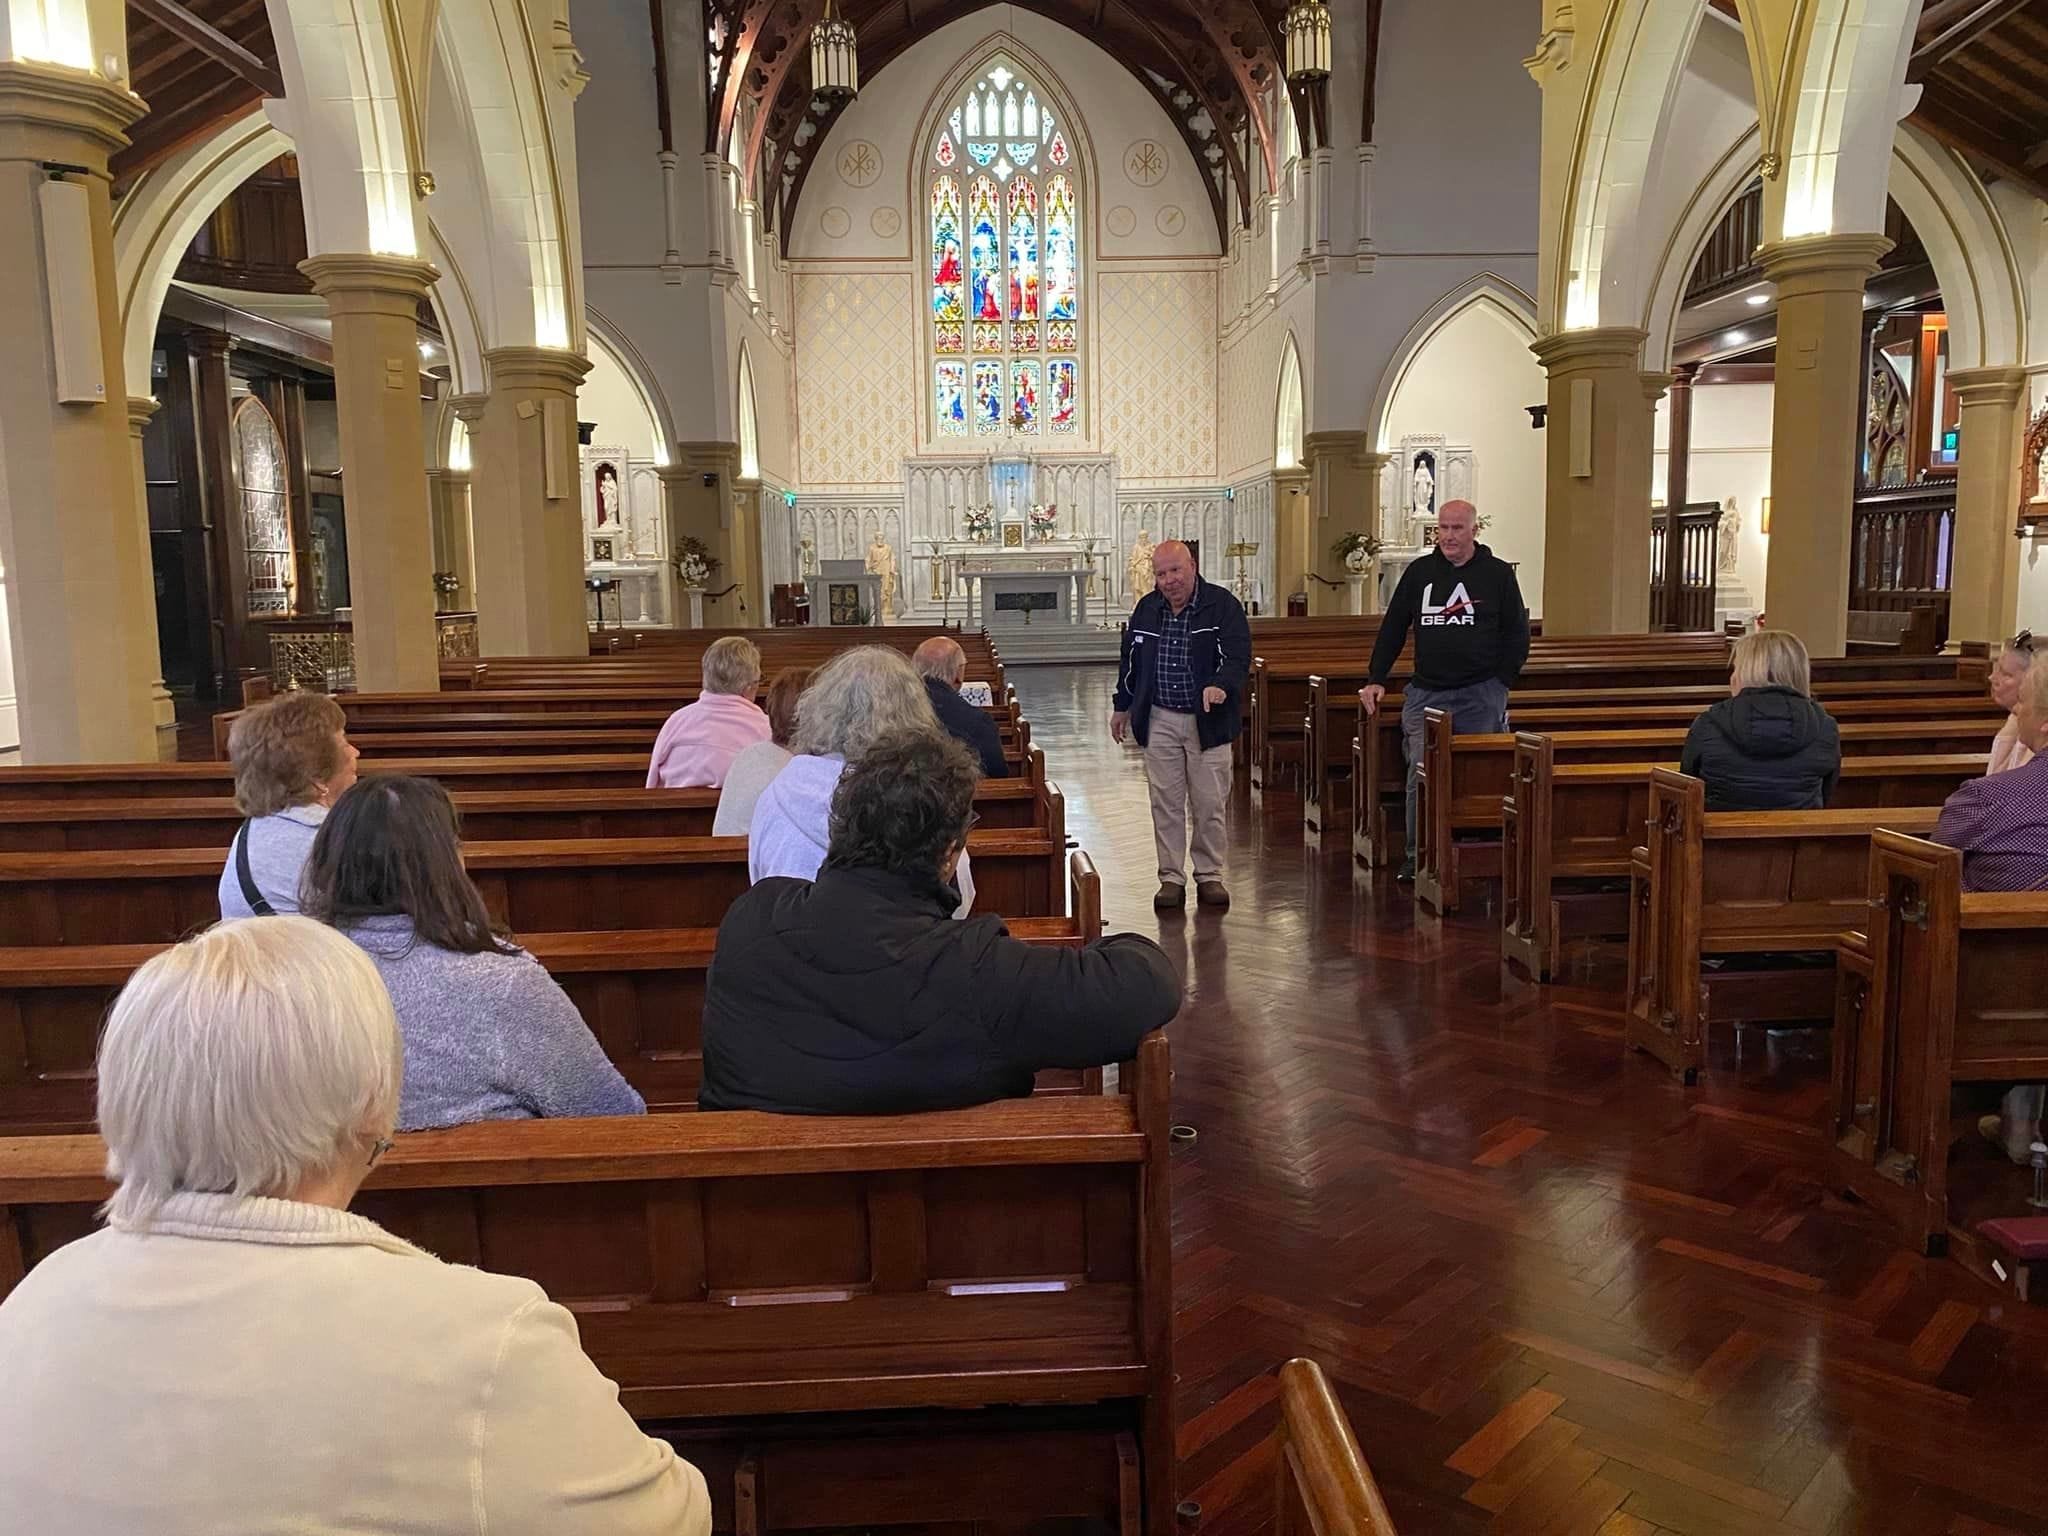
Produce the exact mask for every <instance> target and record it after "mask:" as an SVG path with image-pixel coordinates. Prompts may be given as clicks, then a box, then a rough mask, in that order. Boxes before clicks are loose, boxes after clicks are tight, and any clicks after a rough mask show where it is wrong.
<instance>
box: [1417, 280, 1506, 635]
mask: <svg viewBox="0 0 2048 1536" xmlns="http://www.w3.org/2000/svg"><path fill="white" fill-rule="evenodd" d="M1543 397H1544V379H1543V369H1542V367H1541V366H1540V365H1539V364H1538V363H1537V361H1536V358H1535V354H1533V353H1532V352H1530V350H1529V341H1528V337H1527V336H1526V335H1525V334H1524V333H1523V332H1522V331H1521V330H1520V329H1519V328H1518V327H1517V326H1515V325H1513V324H1512V323H1510V322H1509V321H1508V320H1507V319H1506V317H1504V316H1503V315H1502V314H1501V313H1500V311H1499V310H1498V309H1496V308H1494V306H1492V305H1491V304H1487V303H1483V302H1482V303H1476V304H1470V305H1467V306H1466V307H1465V308H1464V309H1462V310H1460V311H1459V312H1458V313H1457V314H1456V315H1454V316H1453V317H1452V318H1451V319H1450V320H1449V321H1448V322H1446V323H1445V324H1444V326H1443V327H1442V328H1441V329H1440V330H1438V331H1437V333H1436V334H1435V335H1434V336H1432V337H1431V338H1430V339H1429V342H1428V343H1427V345H1425V346H1424V347H1423V348H1422V350H1421V351H1419V352H1417V353H1416V355H1415V360H1414V362H1413V363H1412V364H1411V365H1410V366H1409V368H1408V370H1407V372H1406V373H1405V374H1404V375H1403V377H1402V380H1401V385H1400V387H1399V388H1398V389H1396V390H1395V391H1394V397H1393V399H1392V401H1390V402H1389V404H1388V408H1387V425H1386V432H1385V435H1384V437H1383V438H1382V441H1384V442H1386V443H1388V444H1396V445H1397V444H1399V442H1400V441H1401V439H1402V437H1403V436H1405V435H1407V434H1409V433H1426V432H1440V433H1442V434H1443V435H1444V436H1445V437H1446V438H1448V439H1449V440H1450V441H1452V442H1454V443H1469V444H1471V446H1472V453H1473V458H1474V460H1475V463H1476V465H1477V468H1478V495H1477V497H1476V501H1477V504H1478V507H1479V512H1480V515H1481V516H1483V517H1485V518H1487V519H1488V526H1487V529H1486V532H1485V533H1484V534H1482V535H1481V536H1480V539H1481V542H1482V543H1484V544H1485V545H1486V546H1487V547H1488V548H1490V549H1491V550H1492V551H1493V552H1494V553H1495V554H1496V555H1499V556H1500V557H1501V558H1502V559H1503V560H1512V561H1515V562H1516V563H1517V567H1518V568H1517V570H1516V572H1515V576H1516V579H1517V580H1518V581H1519V582H1520V583H1521V587H1522V595H1523V597H1525V598H1526V599H1527V600H1528V603H1529V611H1530V612H1531V613H1535V614H1540V613H1542V611H1543V483H1544V481H1543V475H1544V470H1543V443H1544V438H1543V434H1542V433H1541V432H1537V431H1534V430H1532V429H1531V428H1530V425H1529V414H1528V411H1527V410H1526V409H1525V407H1527V406H1530V405H1533V404H1535V403H1536V402H1537V401H1540V400H1541V399H1543Z"/></svg>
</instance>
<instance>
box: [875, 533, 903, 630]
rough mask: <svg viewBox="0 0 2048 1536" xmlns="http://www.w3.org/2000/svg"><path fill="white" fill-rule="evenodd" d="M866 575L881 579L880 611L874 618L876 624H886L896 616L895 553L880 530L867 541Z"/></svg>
mask: <svg viewBox="0 0 2048 1536" xmlns="http://www.w3.org/2000/svg"><path fill="white" fill-rule="evenodd" d="M868 574H869V575H870V576H879V577H881V578H882V611H881V612H880V613H879V614H877V615H876V616H875V617H876V622H878V623H882V624H886V623H888V622H889V621H890V620H891V619H892V618H894V617H895V616H896V551H895V550H893V549H891V548H890V547H889V542H888V540H886V539H884V538H883V537H882V534H881V530H880V529H877V530H876V531H875V536H874V537H873V538H872V539H870V540H869V541H868Z"/></svg>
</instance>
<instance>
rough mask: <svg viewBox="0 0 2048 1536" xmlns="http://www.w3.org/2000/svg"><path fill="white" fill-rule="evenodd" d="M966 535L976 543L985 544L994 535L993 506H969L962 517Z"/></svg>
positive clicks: (994, 516)
mask: <svg viewBox="0 0 2048 1536" xmlns="http://www.w3.org/2000/svg"><path fill="white" fill-rule="evenodd" d="M963 521H964V523H965V525H966V528H967V537H968V538H969V539H971V540H973V541H974V542H975V543H976V544H986V543H987V542H988V541H989V540H990V539H992V538H994V537H995V531H996V509H995V508H994V507H969V508H968V509H967V512H966V515H965V517H964V519H963Z"/></svg>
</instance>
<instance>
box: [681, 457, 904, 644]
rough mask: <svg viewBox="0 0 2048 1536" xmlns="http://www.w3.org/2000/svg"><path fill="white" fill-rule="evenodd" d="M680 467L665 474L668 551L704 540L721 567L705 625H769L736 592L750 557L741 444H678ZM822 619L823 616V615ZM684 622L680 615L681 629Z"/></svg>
mask: <svg viewBox="0 0 2048 1536" xmlns="http://www.w3.org/2000/svg"><path fill="white" fill-rule="evenodd" d="M676 450H677V451H676V457H675V462H674V463H673V464H671V465H669V466H668V467H667V468H665V469H664V470H663V471H662V472H661V488H662V499H663V501H664V503H665V511H666V512H667V514H668V548H669V555H670V557H671V558H673V557H674V556H675V554H676V553H677V552H678V551H679V550H680V549H681V548H682V541H683V540H684V539H685V538H694V539H698V540H700V541H701V542H702V543H703V545H704V547H705V548H706V549H708V550H709V551H710V552H711V556H712V558H713V559H715V560H717V561H718V568H717V569H716V570H714V571H713V572H712V573H711V584H710V586H708V587H707V588H706V589H705V594H704V622H705V623H706V624H708V625H710V626H711V627H712V628H714V629H733V628H742V627H745V626H747V625H750V624H753V623H756V622H759V623H763V624H765V623H766V622H767V620H766V619H765V618H762V617H761V616H760V615H759V614H757V613H755V612H754V604H753V600H752V599H751V598H749V599H748V602H747V607H746V612H744V613H742V612H741V610H740V603H739V598H740V596H741V594H742V593H743V592H744V591H745V589H744V588H743V587H735V586H734V583H736V582H739V581H742V580H743V579H744V578H745V575H746V555H745V552H744V551H743V550H742V549H741V544H742V542H743V541H744V538H745V534H746V529H745V528H744V527H742V526H740V524H742V523H743V522H744V521H745V520H744V519H743V518H736V517H735V516H734V509H733V499H734V487H735V486H737V485H738V483H739V463H740V451H739V445H738V444H736V443H716V442H702V443H679V444H677V445H676ZM896 564H897V570H898V573H899V580H900V579H901V575H900V573H901V572H903V571H905V570H907V569H908V568H909V564H910V562H909V561H908V560H906V559H905V558H904V552H903V551H902V550H900V549H899V550H898V551H897V552H896ZM820 612H821V613H822V610H820ZM684 622H685V616H684V614H683V613H682V611H681V610H680V609H679V610H678V611H677V613H676V623H677V624H682V623H684Z"/></svg>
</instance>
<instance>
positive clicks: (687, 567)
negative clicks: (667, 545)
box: [674, 534, 719, 591]
mask: <svg viewBox="0 0 2048 1536" xmlns="http://www.w3.org/2000/svg"><path fill="white" fill-rule="evenodd" d="M674 561H675V568H676V579H677V580H679V581H680V582H682V584H683V586H684V587H685V588H686V589H689V588H695V589H697V590H700V591H701V590H702V589H703V588H705V587H708V586H710V585H711V578H712V576H713V575H714V574H716V573H717V570H718V566H719V560H718V557H717V556H716V555H714V554H712V553H711V546H710V545H708V544H706V543H705V542H704V541H703V540H702V539H700V538H697V537H696V536H695V535H694V534H685V535H684V536H683V537H682V538H681V539H678V540H677V541H676V552H675V556H674Z"/></svg>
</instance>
